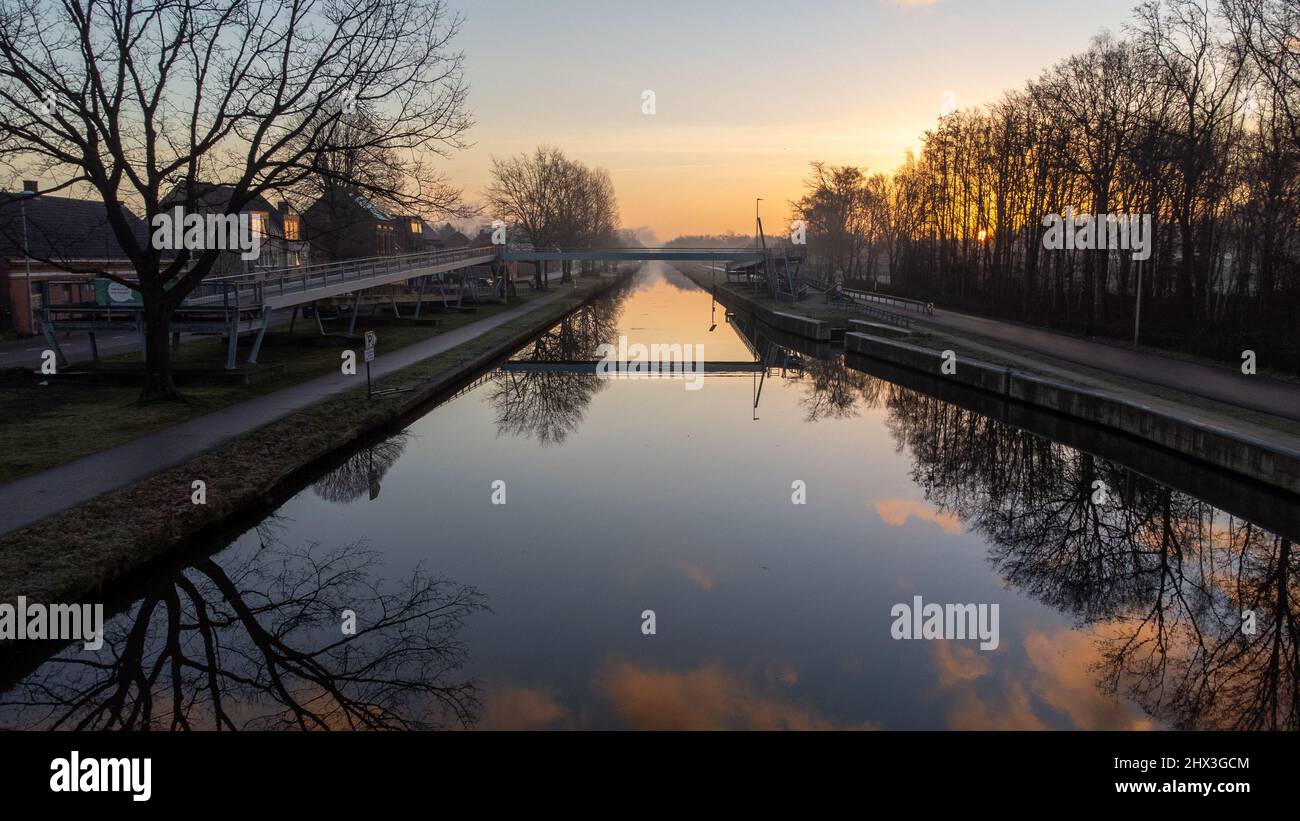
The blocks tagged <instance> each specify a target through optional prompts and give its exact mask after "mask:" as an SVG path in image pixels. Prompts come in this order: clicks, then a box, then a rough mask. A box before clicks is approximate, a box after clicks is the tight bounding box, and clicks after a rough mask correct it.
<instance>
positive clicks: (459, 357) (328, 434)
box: [0, 283, 603, 601]
mask: <svg viewBox="0 0 1300 821" xmlns="http://www.w3.org/2000/svg"><path fill="white" fill-rule="evenodd" d="M601 290H603V289H602V288H601V287H599V286H598V285H596V284H589V283H584V284H583V285H582V287H580V288H579V289H578V290H576V291H574V292H572V293H571V294H566V295H565V296H563V297H561V298H559V299H558V300H556V301H555V302H553V303H550V304H548V305H545V306H543V307H540V308H538V309H536V310H534V311H532V312H530V313H529V314H528V315H527V316H523V317H519V318H517V319H514V320H512V321H510V322H508V323H506V324H504V325H502V326H500V327H498V328H495V329H493V330H492V331H489V332H488V333H486V334H483V335H482V336H480V337H477V338H475V339H474V340H471V341H470V342H467V343H465V344H463V345H459V346H457V347H456V348H454V349H452V350H450V351H447V352H445V353H442V354H439V355H437V356H434V357H431V358H429V359H426V360H424V361H422V362H419V363H418V364H415V365H412V366H410V367H408V368H404V369H403V370H401V371H398V372H397V373H394V374H391V375H389V376H387V377H385V378H383V379H379V380H376V383H375V387H376V389H382V388H386V387H410V386H411V385H412V384H413V383H416V382H419V383H421V385H422V387H421V390H419V391H417V392H412V393H405V394H397V395H396V396H395V397H393V398H389V399H384V400H373V401H371V400H367V398H366V395H365V388H364V387H361V388H358V389H356V390H352V391H349V392H347V393H344V394H341V395H339V396H337V397H335V398H333V399H331V400H328V401H326V402H322V403H320V404H318V405H315V406H313V407H311V408H308V409H306V410H303V411H301V412H298V413H294V414H291V415H290V416H287V417H285V418H283V419H280V420H278V421H276V422H273V423H271V424H269V425H266V426H264V427H262V428H259V429H257V430H255V431H252V432H250V433H248V434H247V435H245V436H242V437H239V438H238V439H236V440H233V441H231V442H229V443H227V444H225V445H223V446H221V447H219V448H215V449H213V450H211V451H209V452H207V453H205V454H203V455H202V456H199V457H197V458H195V459H193V460H191V461H189V462H187V463H186V464H184V465H181V466H179V467H176V468H173V469H171V470H168V471H165V472H163V473H160V474H157V475H155V476H152V477H150V478H148V479H145V480H142V481H140V482H137V483H135V484H134V485H131V486H130V487H126V488H123V489H121V490H118V491H114V492H111V493H106V494H104V495H102V496H99V497H97V498H95V499H93V500H91V501H89V502H87V503H85V504H83V505H80V506H78V507H76V508H74V509H72V510H68V511H65V512H63V513H60V514H57V515H55V516H51V517H50V518H48V519H44V520H42V521H41V522H38V523H37V524H35V525H32V526H31V527H27V528H24V529H23V530H20V531H17V532H14V533H11V534H9V535H7V536H4V537H0V601H11V600H13V599H14V598H15V597H16V596H17V595H20V594H21V595H25V596H28V597H29V598H30V599H32V600H34V601H76V600H78V599H83V598H85V597H87V596H89V595H90V594H92V593H93V592H95V591H96V590H99V589H102V587H103V586H104V585H106V584H109V583H111V582H114V581H117V580H120V579H121V578H122V577H124V576H125V575H126V574H128V573H130V572H132V571H134V570H136V569H138V568H140V567H141V566H143V565H145V564H146V563H148V562H149V561H151V560H154V559H157V558H159V557H161V556H162V555H163V554H165V553H167V552H169V551H171V550H173V549H175V548H178V547H179V546H181V545H183V544H184V543H185V542H186V541H187V540H190V539H194V538H199V537H201V536H202V535H203V534H204V533H205V532H207V531H210V530H212V529H215V528H219V527H220V525H221V523H222V522H224V521H226V520H227V519H229V518H230V517H233V516H236V515H237V514H239V513H240V512H242V511H247V510H248V509H250V508H252V507H255V506H256V505H258V504H260V503H265V502H266V501H267V500H269V499H272V498H275V497H276V496H277V494H283V493H284V492H285V488H286V486H292V485H294V483H295V482H296V481H299V480H302V479H303V478H304V477H306V476H308V475H309V474H310V472H311V470H312V469H313V466H318V465H319V464H321V463H322V462H324V461H326V460H327V459H328V458H329V457H330V456H331V454H336V453H338V452H339V451H340V450H341V449H343V448H345V447H346V446H347V445H348V444H349V443H351V442H353V441H354V440H356V439H357V438H359V437H361V436H364V435H366V434H367V433H369V432H372V431H375V430H376V429H378V428H381V427H383V426H385V425H390V424H393V423H394V422H396V421H398V420H400V419H401V418H402V417H403V416H404V415H405V414H408V413H411V412H413V411H416V410H417V409H418V408H420V407H421V406H422V405H423V404H425V403H427V402H428V401H429V399H430V397H431V396H434V395H437V394H438V393H439V392H440V391H442V390H445V389H446V388H448V387H450V386H451V385H453V384H455V383H456V381H457V380H459V379H461V378H463V377H464V376H465V375H467V374H468V373H472V372H473V371H475V370H477V369H479V368H481V367H483V366H485V365H487V364H490V362H491V361H492V360H493V359H495V358H496V357H499V356H502V355H504V354H506V353H509V351H511V350H513V349H514V348H515V347H517V346H518V345H521V344H523V342H524V341H525V340H526V338H527V337H528V336H530V335H532V334H534V333H537V332H540V331H541V330H544V329H545V328H546V327H548V326H549V325H550V324H552V323H554V322H555V321H557V320H559V319H560V318H561V317H563V316H564V315H565V314H566V313H568V312H569V311H571V310H573V309H574V308H576V307H578V306H579V305H580V304H582V303H583V302H584V301H586V300H588V299H591V298H593V297H594V296H596V294H597V293H598V292H599V291H601ZM195 479H202V480H203V481H204V482H205V483H206V484H207V504H206V505H194V504H192V503H191V501H190V494H191V482H193V481H194V480H195Z"/></svg>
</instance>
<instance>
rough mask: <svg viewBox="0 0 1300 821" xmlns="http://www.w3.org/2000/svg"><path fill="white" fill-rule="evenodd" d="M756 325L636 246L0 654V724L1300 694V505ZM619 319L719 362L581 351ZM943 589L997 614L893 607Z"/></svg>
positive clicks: (713, 720)
mask: <svg viewBox="0 0 1300 821" xmlns="http://www.w3.org/2000/svg"><path fill="white" fill-rule="evenodd" d="M773 333H774V332H770V331H765V329H763V327H762V326H761V325H749V324H747V323H745V322H744V321H743V320H741V319H738V318H735V317H730V316H729V315H728V313H727V311H726V310H725V309H724V308H723V307H722V306H721V305H718V304H714V302H713V300H712V298H711V296H710V294H709V293H708V292H707V291H705V290H703V289H701V288H699V287H697V286H696V285H694V284H693V283H692V282H691V281H690V280H688V279H687V278H685V277H684V276H683V275H681V274H680V273H678V272H676V271H674V270H672V269H671V268H668V267H666V266H663V265H658V264H650V265H646V266H644V267H643V268H642V269H641V270H640V271H639V272H638V274H637V275H636V277H635V278H634V280H633V281H632V282H631V283H630V285H629V286H627V287H626V288H624V289H623V290H622V291H620V292H619V293H618V294H616V295H615V296H612V297H610V298H608V299H604V300H601V301H600V302H598V303H596V304H593V305H591V306H589V307H588V308H586V309H584V310H582V311H580V312H579V313H577V314H575V315H574V316H572V317H570V318H569V319H568V320H566V321H564V322H562V323H560V324H559V325H557V326H556V327H555V328H553V329H551V330H550V331H549V332H548V333H547V334H546V335H545V336H544V337H542V338H541V339H539V340H538V341H537V342H536V343H535V344H531V345H529V346H528V347H527V348H525V349H524V350H521V351H519V352H518V353H517V354H515V355H514V356H513V357H512V360H514V361H515V363H518V364H509V365H506V366H504V367H502V368H498V369H494V370H493V371H491V372H490V373H487V374H485V375H484V376H483V377H482V378H481V379H479V380H477V381H476V382H475V383H474V384H473V385H472V386H471V387H469V388H468V389H466V390H465V391H463V392H461V393H460V394H459V395H457V396H455V397H453V398H451V399H450V400H448V401H446V402H445V403H443V404H441V405H439V406H438V407H436V408H434V409H432V410H431V411H430V412H428V413H427V414H426V415H424V416H423V417H422V418H420V419H419V420H417V421H415V422H414V423H413V424H411V425H410V426H409V427H408V428H407V429H406V430H404V431H403V432H401V433H400V434H398V435H396V436H394V437H392V438H390V439H388V440H387V441H384V442H382V443H379V444H376V445H373V446H370V447H365V448H362V449H360V450H358V451H357V452H356V453H355V454H353V455H352V456H351V457H350V458H349V459H348V460H347V461H346V462H345V463H343V464H341V465H339V466H338V467H337V468H335V469H333V470H331V471H330V472H329V473H327V474H326V475H323V476H321V477H320V478H319V479H318V480H317V481H315V482H314V483H313V484H311V485H310V486H309V487H306V488H304V489H303V490H302V491H301V492H299V493H298V494H297V495H296V496H295V497H294V498H292V499H291V500H289V501H288V502H287V503H285V504H284V505H283V506H281V507H280V509H279V510H277V511H276V512H275V513H274V514H273V515H272V516H270V517H268V518H267V519H266V520H265V521H263V522H261V523H259V524H258V525H257V526H256V527H253V528H251V529H250V530H248V532H246V533H243V534H242V535H240V536H239V537H238V538H236V539H234V540H233V541H232V542H231V543H230V544H229V545H227V546H225V547H224V548H222V549H219V550H216V551H213V552H211V553H209V554H207V555H203V556H199V557H196V558H195V559H194V560H193V561H192V562H191V563H190V564H189V565H188V566H186V567H185V568H184V569H182V570H179V571H176V572H172V573H170V574H168V576H167V577H165V578H162V579H160V580H158V581H157V582H155V583H153V584H152V585H150V586H149V587H147V588H146V589H145V590H143V591H142V593H141V595H139V596H138V597H136V598H135V600H134V601H131V602H130V604H129V605H128V606H125V607H123V608H120V609H118V611H117V612H116V613H114V614H113V615H112V617H111V618H110V619H109V621H108V625H107V636H108V639H107V643H106V646H105V648H104V649H103V650H101V651H99V652H98V653H91V652H87V651H84V650H82V649H81V648H80V647H69V648H66V649H64V650H63V651H62V652H60V653H59V654H57V655H55V656H53V657H51V658H49V659H47V660H45V661H43V662H42V663H39V664H33V665H31V666H30V667H29V668H28V669H27V670H26V671H24V673H23V674H22V675H21V676H19V677H17V678H16V680H14V679H11V680H9V681H7V682H6V684H7V689H5V691H4V693H3V695H0V725H2V726H9V727H50V726H57V727H107V728H122V727H140V726H151V727H154V728H158V729H168V728H177V727H214V726H220V727H229V728H248V727H269V728H286V729H292V728H306V729H313V728H320V727H331V728H349V727H355V728H364V727H447V728H463V727H464V728H469V727H474V728H479V729H544V728H545V729H551V728H555V729H587V728H639V729H667V728H686V729H697V728H698V729H704V728H753V729H767V728H800V729H801V728H862V729H873V728H882V729H942V728H954V729H968V728H969V729H977V728H979V729H982V728H994V729H1041V728H1083V729H1101V728H1167V727H1179V728H1291V729H1294V728H1295V726H1296V709H1297V705H1296V704H1295V703H1294V695H1293V690H1294V688H1295V686H1296V675H1297V664H1298V663H1300V662H1298V661H1297V659H1298V658H1300V653H1297V650H1300V648H1298V647H1297V646H1296V636H1295V632H1294V630H1293V629H1291V628H1288V626H1287V620H1288V619H1294V617H1295V611H1294V610H1292V609H1291V608H1292V607H1294V606H1295V604H1296V601H1297V592H1298V591H1297V584H1298V583H1297V581H1296V580H1297V578H1300V574H1298V573H1297V570H1300V568H1297V567H1296V565H1297V559H1296V557H1295V555H1294V553H1293V552H1292V549H1291V541H1290V538H1292V537H1294V534H1293V533H1285V534H1284V533H1277V532H1273V531H1270V530H1269V529H1267V528H1265V527H1261V526H1260V525H1259V524H1256V523H1254V522H1252V521H1248V520H1246V519H1243V518H1242V517H1241V516H1240V515H1239V513H1237V514H1234V513H1232V512H1228V511H1227V510H1225V509H1222V508H1228V509H1232V510H1237V511H1240V510H1243V509H1244V510H1256V509H1260V510H1273V509H1274V508H1273V507H1271V506H1270V505H1272V502H1271V501H1269V500H1268V499H1263V498H1262V497H1261V496H1259V495H1260V494H1263V493H1264V491H1262V490H1256V489H1254V488H1250V487H1245V488H1240V487H1236V486H1235V485H1233V484H1232V482H1231V481H1228V484H1229V485H1230V486H1231V487H1230V488H1229V490H1228V491H1227V492H1225V493H1223V494H1222V498H1219V497H1216V500H1215V502H1214V503H1212V502H1210V501H1206V500H1204V499H1201V498H1198V497H1197V496H1195V495H1192V494H1189V493H1187V492H1185V491H1183V490H1179V489H1177V488H1176V487H1173V486H1170V485H1166V484H1162V483H1161V482H1160V481H1158V480H1156V479H1153V478H1149V477H1148V476H1147V475H1145V474H1144V473H1142V472H1140V471H1138V470H1135V469H1134V466H1133V465H1132V464H1126V462H1125V461H1124V460H1115V459H1106V458H1102V457H1100V456H1097V455H1095V454H1093V453H1091V452H1089V451H1088V450H1087V449H1081V450H1076V449H1074V448H1072V447H1069V446H1067V445H1064V444H1060V443H1059V442H1057V441H1053V440H1051V439H1047V438H1043V437H1042V436H1039V435H1036V434H1034V433H1030V432H1027V431H1026V430H1023V429H1021V428H1019V427H1016V426H1014V425H1010V424H1007V423H1005V422H1000V421H997V420H996V419H994V418H990V417H989V416H985V415H982V414H981V413H978V412H976V411H974V410H969V409H967V408H965V407H963V406H962V405H961V404H954V403H951V402H948V401H943V400H940V399H938V398H935V397H933V396H931V395H929V394H927V393H926V392H924V391H922V390H917V389H915V388H908V387H903V386H901V385H899V384H896V383H893V382H890V381H887V380H885V379H881V378H878V377H876V376H872V375H870V374H868V373H866V372H864V371H862V370H859V369H857V368H855V367H848V366H846V363H845V362H844V361H843V358H842V357H841V356H839V355H837V354H834V353H833V352H832V355H830V356H826V357H819V356H818V354H819V353H823V352H820V351H816V350H812V351H809V350H800V349H799V348H800V347H801V346H797V345H796V346H794V347H782V346H781V345H780V344H779V342H778V341H776V340H775V339H774V338H773ZM619 337H626V340H624V342H625V344H627V345H629V346H633V345H635V344H636V343H638V342H639V343H643V344H645V345H647V346H649V345H651V344H661V345H671V344H673V343H680V344H682V345H683V346H693V345H695V344H697V343H698V344H702V345H703V346H704V347H703V352H704V356H705V358H706V359H707V360H708V361H709V362H710V363H720V364H719V366H718V368H717V369H709V370H708V372H707V373H706V375H705V377H704V379H703V382H702V383H701V384H700V385H699V386H698V389H690V387H689V382H688V380H684V379H671V378H662V379H617V378H615V379H602V378H599V377H598V376H597V375H596V374H595V372H594V370H593V369H591V368H590V366H589V365H586V366H584V365H583V364H582V363H590V362H591V361H592V360H596V359H598V358H599V357H600V349H599V346H600V345H601V344H602V343H607V344H610V345H615V346H617V345H618V343H619ZM787 341H788V340H787ZM685 349H686V350H688V351H689V350H692V348H689V347H687V348H685ZM756 360H757V361H760V362H761V363H762V365H761V366H758V365H755V364H754V363H755V362H756ZM1189 470H1190V472H1191V473H1195V471H1197V470H1200V469H1198V468H1191V469H1189ZM1204 470H1205V471H1209V469H1208V468H1206V469H1204ZM1184 473H1186V471H1185V472H1184ZM1202 478H1207V481H1206V482H1205V483H1203V484H1205V485H1206V486H1217V484H1216V483H1217V482H1218V478H1219V477H1216V476H1209V477H1202ZM1183 486H1185V485H1183ZM1257 497H1258V498H1257ZM1225 500H1226V501H1225ZM1220 506H1222V508H1221V507H1220ZM1290 515H1292V514H1288V515H1280V516H1278V519H1277V520H1278V521H1290V520H1292V519H1290V518H1288V516H1290ZM930 604H935V605H938V606H939V607H940V608H944V607H945V606H948V605H973V607H970V608H966V609H963V610H960V611H956V609H955V608H948V609H949V610H953V611H954V612H958V613H959V614H975V613H979V614H980V615H982V616H984V617H985V620H984V622H982V623H979V622H978V621H977V620H973V621H972V622H971V623H970V624H971V630H970V632H969V633H968V634H967V635H966V636H965V637H956V636H955V634H953V633H952V632H951V631H952V630H953V629H955V627H956V626H957V624H958V623H960V624H962V625H963V626H964V625H965V624H966V622H965V621H963V620H961V619H951V620H948V621H947V623H944V624H939V623H938V622H934V623H933V627H934V628H935V629H936V630H938V629H939V628H942V629H943V631H947V634H946V636H947V637H946V638H926V637H925V636H926V635H927V634H928V633H927V631H928V630H929V629H930V626H931V625H930V624H926V625H922V629H921V630H919V631H916V633H918V634H919V635H916V634H914V635H912V636H911V637H907V636H904V635H902V634H903V633H912V632H913V631H912V628H913V627H915V626H916V625H918V624H921V622H922V616H923V615H925V614H926V613H928V612H930V611H927V610H926V605H930ZM994 606H996V613H995V612H994V610H993V608H994ZM913 609H919V612H915V613H913V612H912V610H913ZM1243 611H1249V612H1248V616H1249V624H1247V623H1246V622H1247V620H1246V619H1245V618H1244V617H1243ZM944 612H945V615H946V613H947V612H948V611H947V610H945V611H944ZM900 614H903V615H900ZM972 618H973V617H972ZM994 619H995V621H994ZM977 625H978V626H977ZM993 626H996V628H997V630H996V634H995V635H994V634H993V633H992V632H991V631H988V630H987V629H986V632H985V634H984V635H983V637H981V636H980V635H977V632H978V627H984V628H990V627H993ZM904 627H906V628H907V629H906V630H904ZM941 632H942V631H941ZM929 635H933V634H932V633H931V634H929ZM993 645H996V646H993Z"/></svg>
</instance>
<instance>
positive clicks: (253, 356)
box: [248, 308, 275, 365]
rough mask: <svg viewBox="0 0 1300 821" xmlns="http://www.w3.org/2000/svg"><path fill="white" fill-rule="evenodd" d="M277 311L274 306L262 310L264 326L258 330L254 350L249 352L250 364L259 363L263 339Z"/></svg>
mask: <svg viewBox="0 0 1300 821" xmlns="http://www.w3.org/2000/svg"><path fill="white" fill-rule="evenodd" d="M273 313H275V309H274V308H266V309H264V310H263V311H262V327H261V328H258V330H257V338H256V339H254V340H253V350H251V351H249V352H248V362H249V364H250V365H256V364H257V355H258V353H260V352H261V350H262V339H263V338H264V337H265V336H266V329H267V327H268V326H269V325H270V324H271V314H273Z"/></svg>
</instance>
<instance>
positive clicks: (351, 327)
mask: <svg viewBox="0 0 1300 821" xmlns="http://www.w3.org/2000/svg"><path fill="white" fill-rule="evenodd" d="M360 310H361V292H360V291H357V292H356V293H355V294H353V295H352V316H350V317H349V318H348V336H352V334H353V333H355V332H356V330H357V313H358V312H359V311H360ZM321 333H322V334H323V333H325V332H324V331H321Z"/></svg>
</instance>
